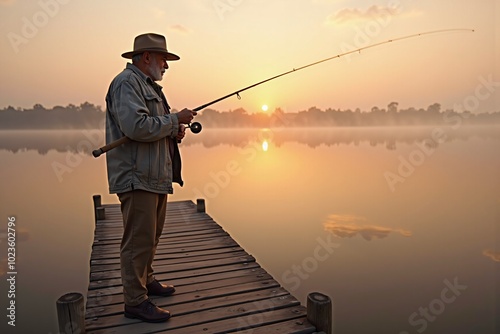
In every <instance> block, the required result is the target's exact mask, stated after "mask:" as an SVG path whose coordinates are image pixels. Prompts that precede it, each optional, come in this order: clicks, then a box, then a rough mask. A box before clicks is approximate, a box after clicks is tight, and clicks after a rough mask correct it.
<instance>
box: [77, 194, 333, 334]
mask: <svg viewBox="0 0 500 334" xmlns="http://www.w3.org/2000/svg"><path fill="white" fill-rule="evenodd" d="M94 202H95V203H94V204H95V208H96V210H95V212H96V226H95V236H94V243H93V245H92V255H91V260H90V282H89V288H88V293H87V302H86V310H85V320H84V321H85V324H84V326H85V331H86V332H87V333H125V334H126V333H133V334H139V333H163V332H165V333H171V334H183V333H189V334H193V333H233V332H238V333H253V334H261V333H266V334H267V333H297V334H299V333H300V334H306V333H317V330H316V328H315V326H314V325H312V324H311V322H310V321H309V320H308V319H310V320H311V319H315V318H314V316H313V317H311V316H309V318H308V314H307V309H306V307H304V306H302V305H301V304H300V302H299V301H298V300H297V299H296V298H295V297H294V296H292V295H291V294H290V293H289V292H288V291H286V290H285V289H284V288H283V287H281V286H280V284H279V283H278V282H277V281H276V280H275V279H273V277H272V276H271V275H270V274H268V273H267V272H266V271H265V270H264V269H263V268H261V267H260V266H259V264H258V263H257V262H256V261H255V259H254V258H253V257H252V256H251V255H249V254H248V253H247V252H246V251H245V250H244V249H243V248H241V247H240V246H239V245H238V243H237V242H236V241H234V240H233V239H232V238H231V236H230V235H229V234H228V233H227V232H225V231H224V230H223V228H222V227H221V226H220V225H218V224H217V223H216V222H215V221H214V220H213V219H212V218H211V217H210V216H209V215H207V214H206V213H205V212H204V211H205V210H204V201H199V202H198V203H197V204H195V203H193V202H191V201H179V202H169V203H168V205H167V218H166V221H165V228H164V230H163V235H162V237H161V240H160V244H159V245H158V249H157V253H156V257H155V260H154V264H153V265H154V268H155V275H156V278H157V279H158V280H160V281H161V282H165V283H168V284H173V285H175V287H176V292H175V294H174V295H172V296H169V297H153V298H151V299H153V300H154V302H155V303H156V304H157V305H158V306H160V307H162V308H165V309H168V310H169V311H170V312H171V313H172V318H170V319H169V320H168V321H167V322H164V323H154V324H152V323H145V322H141V321H139V320H136V319H128V318H125V317H124V315H123V308H124V305H123V296H122V286H121V278H120V277H121V276H120V258H119V247H120V240H121V234H122V226H123V225H122V216H121V212H120V207H119V205H118V204H115V205H101V203H100V196H99V198H98V200H97V199H96V196H94ZM308 299H309V298H308ZM320 299H321V298H320ZM328 302H330V301H329V299H328ZM308 304H309V300H308ZM329 310H330V311H329V312H330V313H331V304H330V308H329ZM316 317H318V314H316ZM320 317H321V316H320ZM311 321H312V322H314V320H311ZM330 321H331V320H330ZM318 328H319V326H318ZM326 332H328V333H331V332H330V331H326Z"/></svg>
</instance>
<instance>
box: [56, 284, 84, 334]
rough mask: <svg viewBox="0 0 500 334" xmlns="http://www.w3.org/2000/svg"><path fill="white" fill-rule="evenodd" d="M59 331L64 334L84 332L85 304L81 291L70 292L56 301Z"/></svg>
mask: <svg viewBox="0 0 500 334" xmlns="http://www.w3.org/2000/svg"><path fill="white" fill-rule="evenodd" d="M56 308H57V321H58V323H59V332H60V333H66V334H84V333H85V305H84V298H83V295H82V294H81V293H77V292H71V293H67V294H65V295H63V296H62V297H60V298H59V299H58V300H57V302H56Z"/></svg>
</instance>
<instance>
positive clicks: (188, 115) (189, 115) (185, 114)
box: [177, 108, 197, 124]
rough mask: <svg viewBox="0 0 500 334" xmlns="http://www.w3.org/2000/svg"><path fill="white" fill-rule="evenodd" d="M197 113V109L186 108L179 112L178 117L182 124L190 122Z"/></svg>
mask: <svg viewBox="0 0 500 334" xmlns="http://www.w3.org/2000/svg"><path fill="white" fill-rule="evenodd" d="M196 115H197V114H196V111H192V110H190V109H186V108H184V109H182V110H181V111H179V112H178V113H177V119H178V120H179V123H180V124H189V123H191V121H192V120H193V118H194V116H196Z"/></svg>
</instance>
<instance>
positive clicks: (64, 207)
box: [0, 126, 500, 334]
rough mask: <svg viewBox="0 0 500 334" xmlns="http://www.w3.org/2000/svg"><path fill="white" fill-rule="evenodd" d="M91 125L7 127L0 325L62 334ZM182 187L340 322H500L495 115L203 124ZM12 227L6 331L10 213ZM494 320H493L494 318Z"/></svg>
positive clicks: (283, 279) (411, 328)
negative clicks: (385, 121) (10, 313)
mask: <svg viewBox="0 0 500 334" xmlns="http://www.w3.org/2000/svg"><path fill="white" fill-rule="evenodd" d="M103 141H104V136H103V133H102V132H101V131H98V130H81V131H2V132H0V161H1V177H2V187H1V190H0V203H1V206H0V223H1V225H0V233H1V239H0V247H1V249H0V251H1V253H0V261H1V263H2V266H1V268H0V274H1V275H2V279H1V283H0V289H1V290H0V292H1V293H0V294H1V296H2V297H1V298H2V309H3V310H4V311H3V312H5V315H2V318H3V320H2V323H1V325H0V328H2V329H1V332H2V333H5V329H6V328H7V329H8V333H28V332H32V333H35V332H36V333H57V332H58V329H57V319H56V311H55V302H56V300H57V298H59V297H60V296H61V295H63V294H65V293H67V292H72V291H77V292H81V293H83V294H84V295H85V294H86V291H87V286H88V274H89V258H90V252H91V245H92V241H93V228H94V218H93V204H92V195H94V194H101V195H102V197H103V203H118V200H117V198H116V196H115V195H109V194H108V191H107V178H106V169H105V158H104V157H101V158H99V159H94V158H93V157H91V156H90V154H89V152H90V150H91V149H94V148H96V147H98V146H100V145H102V144H103ZM181 153H182V157H183V177H184V181H185V186H184V187H183V188H180V187H178V186H176V187H175V190H174V191H175V194H174V195H172V196H170V197H169V200H171V201H172V200H193V201H196V199H197V198H205V199H206V204H207V213H208V214H209V215H211V216H212V217H213V218H214V219H215V220H216V221H217V222H218V223H219V224H221V225H222V226H223V227H224V229H225V230H226V231H228V232H229V233H230V234H231V236H232V237H233V238H234V239H235V240H236V241H238V242H239V243H240V244H241V245H242V246H243V247H244V248H245V249H246V250H247V251H248V252H249V253H250V254H252V255H253V256H254V257H255V258H256V259H257V261H258V262H259V263H260V264H261V265H262V266H263V267H264V268H265V269H266V270H267V271H268V272H269V273H270V274H272V275H273V277H274V278H275V279H277V280H278V281H279V282H280V283H281V284H282V285H283V286H284V287H285V288H286V289H288V290H289V291H290V292H292V294H294V295H295V296H296V297H297V298H299V299H300V300H301V302H302V303H304V304H305V300H306V296H307V294H308V293H310V292H312V291H319V292H322V293H325V294H327V295H329V296H330V297H331V298H332V300H333V304H334V329H335V333H339V334H344V333H381V334H382V333H383V334H390V333H394V334H403V333H405V334H406V333H424V332H425V333H440V334H442V333H454V334H461V333H463V334H465V333H481V334H490V333H491V334H493V333H498V331H499V328H500V324H499V322H500V321H499V318H500V317H499V312H500V309H499V305H500V304H499V300H500V297H499V296H500V288H499V283H498V282H500V245H499V242H500V209H499V208H500V127H494V126H488V127H474V128H465V127H457V128H455V129H454V128H451V127H427V128H316V129H287V130H284V129H238V130H236V129H230V130H229V129H209V130H203V132H201V133H200V134H198V135H194V134H191V133H189V134H188V137H187V138H186V139H185V140H184V143H183V144H182V151H181ZM9 217H15V223H16V227H15V228H16V246H17V248H16V249H17V252H16V268H15V269H16V271H17V275H16V297H15V301H16V327H15V330H13V328H12V327H10V326H8V325H7V321H8V319H6V314H7V311H6V307H8V304H7V303H8V302H9V300H8V299H7V293H8V290H9V285H8V284H7V278H8V276H7V275H6V272H7V269H6V268H7V249H6V245H7V243H6V239H7V238H6V237H7V234H6V232H7V225H8V221H9V220H8V219H9ZM495 326H496V327H495Z"/></svg>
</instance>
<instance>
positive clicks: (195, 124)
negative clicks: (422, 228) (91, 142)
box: [92, 29, 474, 158]
mask: <svg viewBox="0 0 500 334" xmlns="http://www.w3.org/2000/svg"><path fill="white" fill-rule="evenodd" d="M445 32H474V29H441V30H432V31H426V32H421V33H418V34H412V35H407V36H403V37H398V38H394V39H389V40H386V41H383V42H379V43H374V44H371V45H368V46H364V47H361V48H359V49H356V50H351V51H347V52H344V53H340V54H338V55H335V56H333V57H328V58H325V59H322V60H319V61H316V62H313V63H310V64H307V65H304V66H301V67H297V68H293V69H292V70H290V71H286V72H283V73H281V74H278V75H275V76H273V77H270V78H268V79H265V80H262V81H259V82H257V83H255V84H253V85H250V86H247V87H245V88H241V89H239V90H237V91H234V92H232V93H230V94H227V95H224V96H222V97H219V98H218V99H216V100H213V101H210V102H208V103H205V104H203V105H201V106H199V107H196V108H194V109H193V111H195V112H198V111H200V110H202V109H205V108H206V107H208V106H211V105H212V104H215V103H217V102H220V101H222V100H225V99H227V98H229V97H231V96H234V95H236V96H237V97H238V99H241V96H240V93H241V92H244V91H246V90H248V89H250V88H253V87H256V86H259V85H262V84H263V83H266V82H268V81H271V80H274V79H277V78H279V77H282V76H285V75H287V74H290V73H293V72H297V71H300V70H303V69H305V68H308V67H311V66H314V65H318V64H321V63H324V62H326V61H329V60H332V59H336V58H341V57H344V56H347V55H350V54H353V53H361V51H364V50H367V49H371V48H375V47H377V46H381V45H384V44H389V43H392V42H397V41H402V40H405V39H410V38H415V37H420V36H424V35H431V34H439V33H445ZM187 127H188V128H190V129H191V132H193V133H199V132H200V131H201V129H202V126H201V124H200V123H199V122H193V123H190V124H187ZM129 141H132V140H131V139H129V138H128V137H122V138H120V139H118V140H115V141H114V142H111V143H109V144H108V145H105V146H103V147H101V148H99V149H97V150H94V151H93V152H92V155H93V156H94V157H95V158H97V157H99V156H101V155H102V154H103V153H106V152H107V151H109V150H111V149H113V148H115V147H118V146H120V145H122V144H125V143H127V142H129Z"/></svg>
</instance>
